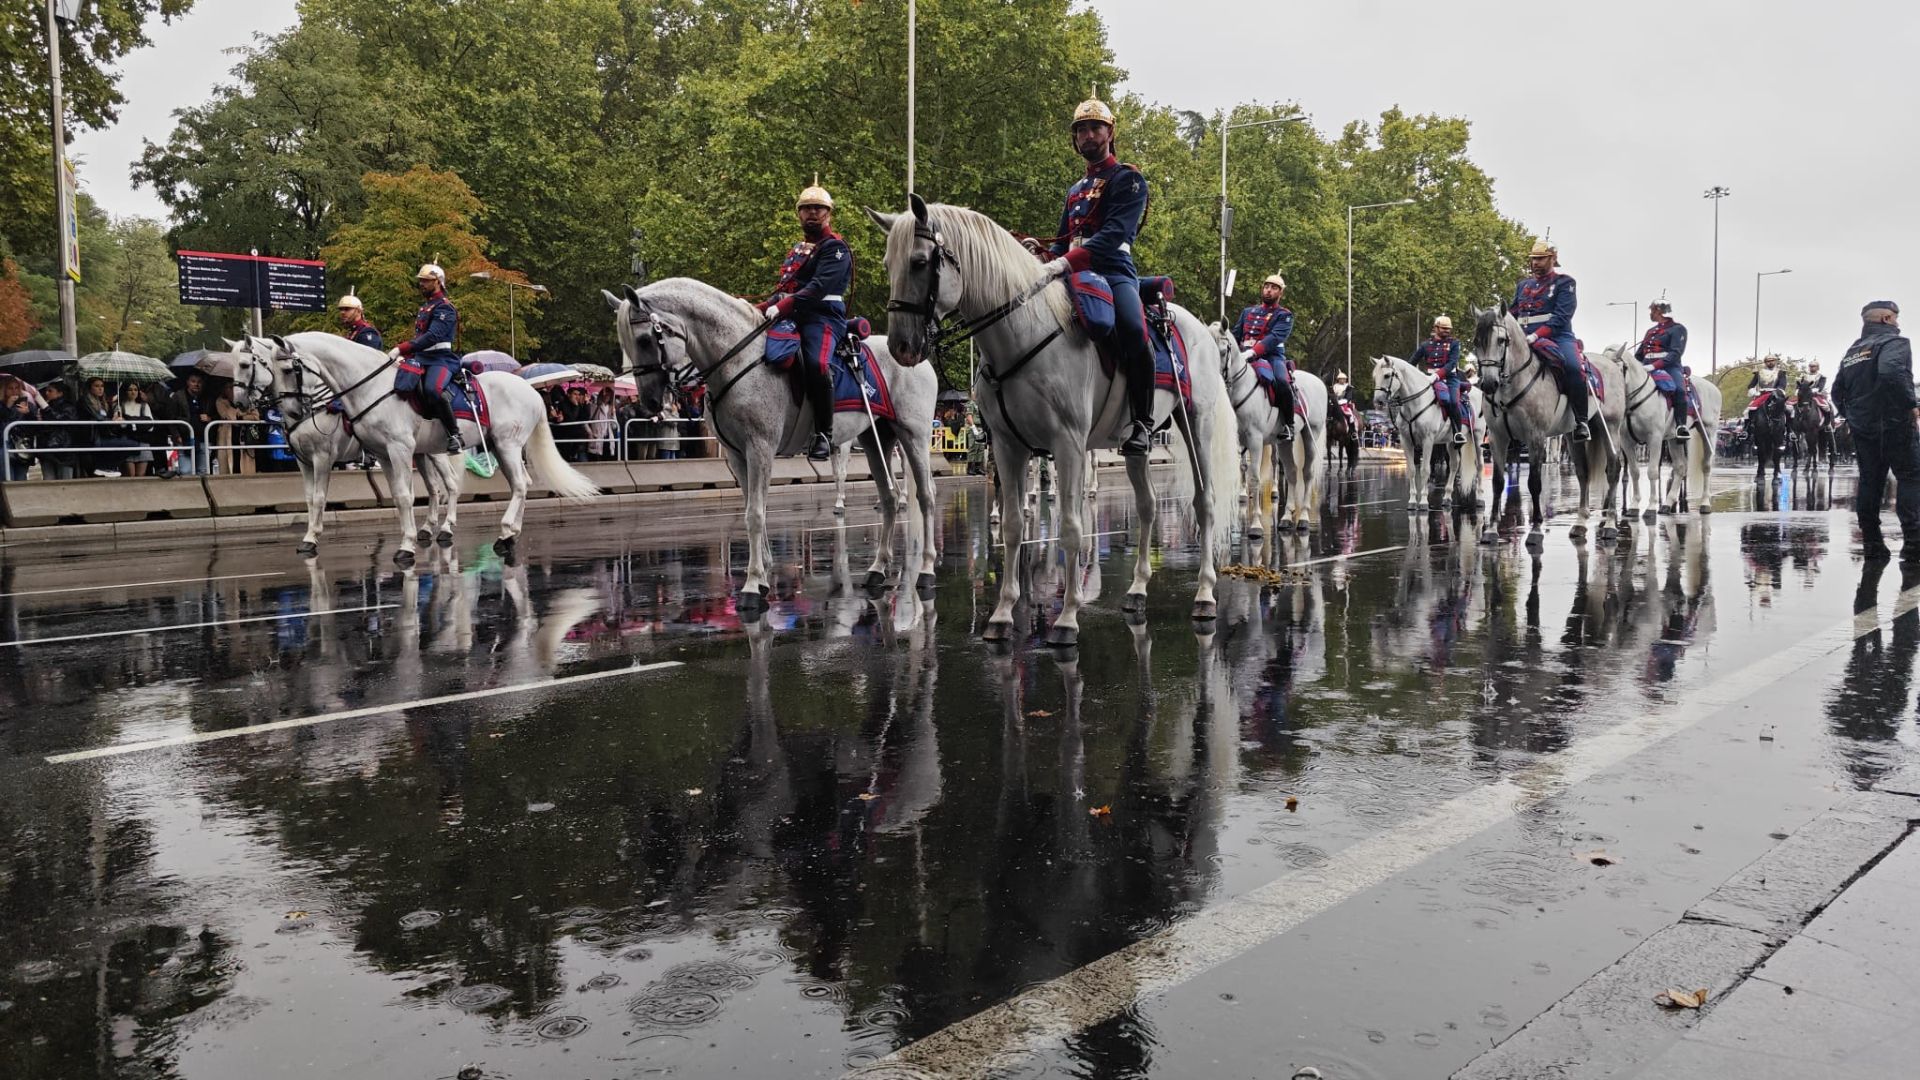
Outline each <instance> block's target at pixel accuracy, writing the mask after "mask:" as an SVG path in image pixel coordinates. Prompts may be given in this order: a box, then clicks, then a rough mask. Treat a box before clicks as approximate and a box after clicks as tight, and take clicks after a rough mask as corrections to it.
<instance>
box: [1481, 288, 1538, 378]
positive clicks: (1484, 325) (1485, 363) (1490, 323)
mask: <svg viewBox="0 0 1920 1080" xmlns="http://www.w3.org/2000/svg"><path fill="white" fill-rule="evenodd" d="M1525 339H1526V334H1525V333H1524V332H1523V331H1521V329H1520V324H1519V322H1517V321H1515V319H1514V317H1513V316H1512V315H1511V314H1509V313H1508V311H1507V305H1506V304H1505V303H1504V302H1503V303H1500V304H1498V305H1496V306H1494V307H1490V308H1486V309H1484V310H1483V309H1481V308H1474V309H1473V351H1474V354H1475V355H1476V356H1478V357H1480V391H1481V393H1484V394H1492V393H1493V392H1494V391H1495V390H1498V389H1499V388H1500V381H1501V380H1502V379H1503V378H1505V377H1506V372H1507V365H1508V364H1509V363H1510V362H1511V361H1512V357H1513V348H1514V346H1515V345H1516V344H1518V345H1519V347H1520V348H1523V349H1524V348H1526V347H1527V345H1526V340H1525Z"/></svg>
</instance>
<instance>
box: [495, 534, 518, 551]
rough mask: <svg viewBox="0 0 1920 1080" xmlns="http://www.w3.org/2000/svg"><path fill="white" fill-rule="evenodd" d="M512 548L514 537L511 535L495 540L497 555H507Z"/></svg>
mask: <svg viewBox="0 0 1920 1080" xmlns="http://www.w3.org/2000/svg"><path fill="white" fill-rule="evenodd" d="M512 550H513V537H511V536H503V537H501V538H500V539H498V540H495V541H494V542H493V553H494V554H495V555H505V554H507V553H508V552H510V551H512Z"/></svg>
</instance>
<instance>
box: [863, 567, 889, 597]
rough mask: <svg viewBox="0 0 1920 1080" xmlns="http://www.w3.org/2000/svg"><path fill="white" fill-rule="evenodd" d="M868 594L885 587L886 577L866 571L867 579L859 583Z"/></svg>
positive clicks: (879, 573)
mask: <svg viewBox="0 0 1920 1080" xmlns="http://www.w3.org/2000/svg"><path fill="white" fill-rule="evenodd" d="M860 584H861V587H862V588H864V589H866V590H867V591H868V592H878V591H880V590H881V589H884V588H886V587H887V575H885V574H883V573H881V572H880V571H878V570H869V571H867V579H866V580H865V581H863V582H861V583H860Z"/></svg>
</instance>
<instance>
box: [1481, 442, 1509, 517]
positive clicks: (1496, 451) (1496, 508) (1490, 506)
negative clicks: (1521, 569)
mask: <svg viewBox="0 0 1920 1080" xmlns="http://www.w3.org/2000/svg"><path fill="white" fill-rule="evenodd" d="M1492 449H1493V462H1492V465H1493V470H1492V472H1493V475H1492V477H1491V481H1492V483H1491V486H1490V487H1489V488H1488V490H1487V527H1486V528H1485V529H1483V530H1482V531H1481V533H1480V542H1481V543H1483V544H1491V543H1493V542H1495V541H1497V540H1498V539H1499V538H1500V504H1501V502H1502V501H1504V500H1505V498H1506V494H1507V446H1506V442H1505V441H1504V440H1503V439H1501V438H1500V436H1499V434H1498V433H1497V432H1496V433H1495V434H1494V437H1493V443H1492Z"/></svg>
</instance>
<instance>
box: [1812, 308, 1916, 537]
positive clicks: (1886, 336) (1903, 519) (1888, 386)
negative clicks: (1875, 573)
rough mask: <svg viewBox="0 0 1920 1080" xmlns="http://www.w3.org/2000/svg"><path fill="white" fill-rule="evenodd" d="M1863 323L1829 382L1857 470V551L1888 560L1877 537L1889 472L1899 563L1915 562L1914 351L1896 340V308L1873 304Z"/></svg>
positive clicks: (1900, 339)
mask: <svg viewBox="0 0 1920 1080" xmlns="http://www.w3.org/2000/svg"><path fill="white" fill-rule="evenodd" d="M1860 317H1861V318H1862V319H1863V320H1865V325H1864V326H1863V327H1861V329H1860V337H1859V339H1858V340H1856V341H1855V342H1854V343H1853V344H1852V345H1850V346H1848V348H1847V353H1846V355H1845V356H1843V357H1841V359H1840V373H1839V374H1838V375H1836V376H1834V380H1833V404H1834V405H1835V407H1837V408H1838V409H1839V410H1840V415H1841V416H1843V417H1846V420H1847V427H1849V428H1851V429H1852V430H1853V450H1854V454H1855V455H1856V456H1857V457H1858V459H1859V463H1860V480H1859V486H1858V487H1857V488H1856V489H1855V492H1854V498H1853V509H1854V513H1856V514H1858V515H1859V518H1860V542H1861V547H1862V549H1863V552H1864V554H1865V555H1866V557H1867V558H1869V559H1884V558H1886V557H1887V556H1888V555H1889V554H1890V552H1889V551H1888V550H1887V542H1886V540H1885V539H1884V538H1882V536H1881V535H1880V503H1881V500H1882V497H1883V496H1884V495H1885V493H1886V486H1887V473H1889V472H1891V473H1893V478H1894V481H1895V483H1896V484H1897V485H1898V486H1897V488H1896V491H1895V495H1894V514H1895V515H1896V516H1897V517H1898V518H1899V519H1900V534H1901V537H1902V539H1903V541H1904V543H1903V544H1902V545H1901V548H1900V561H1901V562H1903V563H1915V562H1920V457H1916V453H1915V448H1914V423H1915V421H1916V419H1920V407H1916V406H1920V401H1916V400H1915V397H1914V392H1913V345H1912V344H1911V343H1910V342H1908V341H1907V339H1906V338H1905V337H1903V336H1901V334H1900V306H1899V305H1898V304H1895V303H1894V302H1893V301H1891V300H1875V301H1873V302H1872V303H1870V304H1868V305H1867V306H1866V307H1865V308H1863V309H1861V311H1860Z"/></svg>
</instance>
